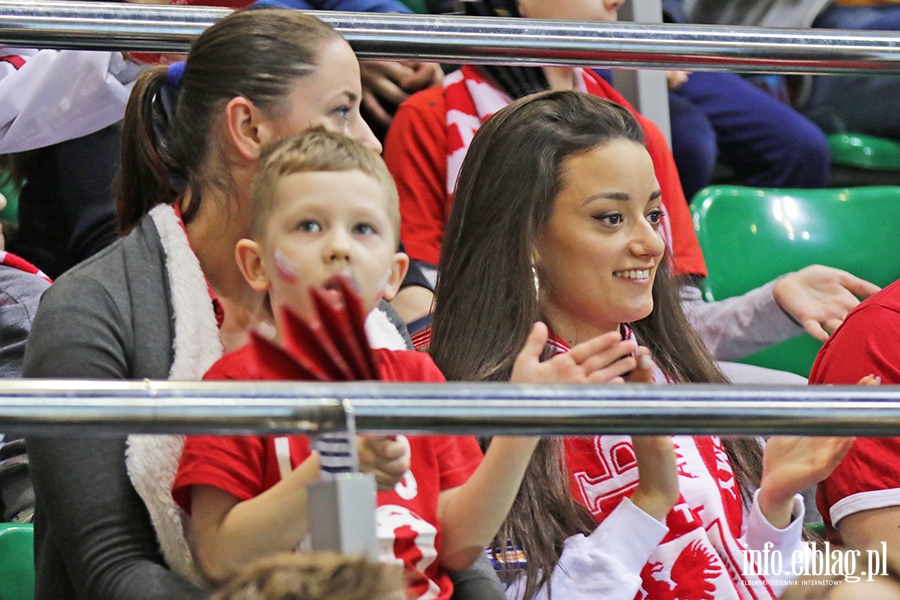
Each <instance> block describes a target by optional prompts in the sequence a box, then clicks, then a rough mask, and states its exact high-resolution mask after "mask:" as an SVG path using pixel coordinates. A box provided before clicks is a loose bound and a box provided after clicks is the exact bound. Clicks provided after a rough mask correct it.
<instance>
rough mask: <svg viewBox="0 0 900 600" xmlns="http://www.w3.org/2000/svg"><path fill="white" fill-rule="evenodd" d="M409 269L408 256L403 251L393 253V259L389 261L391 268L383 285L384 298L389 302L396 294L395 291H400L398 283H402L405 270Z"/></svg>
mask: <svg viewBox="0 0 900 600" xmlns="http://www.w3.org/2000/svg"><path fill="white" fill-rule="evenodd" d="M408 270H409V256H407V255H406V254H405V253H403V252H397V253H395V254H394V259H393V261H391V270H390V271H389V272H388V278H387V283H385V285H384V299H385V300H387V301H388V302H390V301H391V300H393V299H394V297H395V296H396V295H397V292H399V291H400V284H402V283H403V278H404V277H406V272H407V271H408Z"/></svg>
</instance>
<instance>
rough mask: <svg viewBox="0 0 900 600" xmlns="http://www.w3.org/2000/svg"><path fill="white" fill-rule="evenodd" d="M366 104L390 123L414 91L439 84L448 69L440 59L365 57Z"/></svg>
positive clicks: (371, 111) (363, 65) (383, 121)
mask: <svg viewBox="0 0 900 600" xmlns="http://www.w3.org/2000/svg"><path fill="white" fill-rule="evenodd" d="M360 77H361V78H362V89H363V98H362V104H363V106H364V107H365V108H366V109H368V111H369V114H371V115H372V116H373V117H374V118H375V119H377V120H378V122H379V123H381V124H382V125H384V126H385V127H387V126H388V125H390V124H391V121H392V120H393V114H394V112H395V111H396V110H397V107H398V106H400V103H401V102H403V101H404V100H406V99H407V98H408V97H409V96H410V94H413V93H415V92H418V91H419V90H423V89H425V88H427V87H431V86H433V85H437V84H439V83H441V81H443V80H444V72H443V71H442V70H441V66H440V65H438V64H436V63H424V62H417V61H402V62H401V61H362V62H361V63H360Z"/></svg>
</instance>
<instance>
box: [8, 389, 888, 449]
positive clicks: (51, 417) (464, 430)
mask: <svg viewBox="0 0 900 600" xmlns="http://www.w3.org/2000/svg"><path fill="white" fill-rule="evenodd" d="M342 404H343V406H342ZM345 408H346V409H348V410H351V411H352V413H353V414H354V416H355V418H356V425H357V428H358V429H359V430H360V431H368V432H402V433H456V434H507V435H509V434H526V433H531V434H542V435H590V434H596V433H628V434H660V433H666V434H712V433H714V434H745V435H772V434H802V435H868V436H886V435H891V436H893V435H900V386H883V387H869V386H812V387H805V386H779V387H767V386H726V385H672V386H656V385H615V386H516V385H510V384H497V383H477V384H473V383H448V384H397V383H390V384H389V383H377V382H358V383H344V384H332V383H287V382H278V383H273V382H240V383H232V382H228V383H213V382H209V383H173V382H155V381H152V382H151V381H146V382H143V383H139V382H134V383H130V382H96V381H43V380H6V381H2V382H0V431H6V432H18V433H28V434H31V435H60V434H65V435H75V434H86V433H89V434H92V435H97V434H99V433H110V434H122V433H128V432H136V433H250V432H256V433H284V432H290V431H295V432H307V433H310V432H315V431H322V430H330V429H340V428H342V427H343V426H344V409H345Z"/></svg>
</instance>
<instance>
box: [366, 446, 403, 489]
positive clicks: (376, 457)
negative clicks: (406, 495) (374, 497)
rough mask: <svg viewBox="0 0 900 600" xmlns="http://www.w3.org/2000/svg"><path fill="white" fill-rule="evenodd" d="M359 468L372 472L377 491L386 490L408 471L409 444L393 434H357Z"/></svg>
mask: <svg viewBox="0 0 900 600" xmlns="http://www.w3.org/2000/svg"><path fill="white" fill-rule="evenodd" d="M356 449H357V450H356V451H357V453H358V454H359V470H360V471H362V472H363V473H372V474H373V475H374V476H375V481H376V483H377V484H378V491H379V492H387V491H390V490H392V489H394V486H396V485H397V483H398V482H399V481H400V480H401V479H402V478H403V475H404V474H405V473H406V472H407V471H409V467H410V451H409V444H408V443H407V442H405V441H404V440H401V439H399V438H398V437H397V436H393V435H358V436H356Z"/></svg>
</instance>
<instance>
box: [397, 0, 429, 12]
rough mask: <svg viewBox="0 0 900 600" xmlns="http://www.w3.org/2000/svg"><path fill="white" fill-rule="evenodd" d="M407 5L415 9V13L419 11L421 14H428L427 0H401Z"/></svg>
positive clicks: (412, 9)
mask: <svg viewBox="0 0 900 600" xmlns="http://www.w3.org/2000/svg"><path fill="white" fill-rule="evenodd" d="M400 1H401V2H403V4H405V5H406V7H407V8H408V9H409V10H411V11H413V12H414V13H419V14H420V15H427V14H428V6H426V5H425V0H400Z"/></svg>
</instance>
